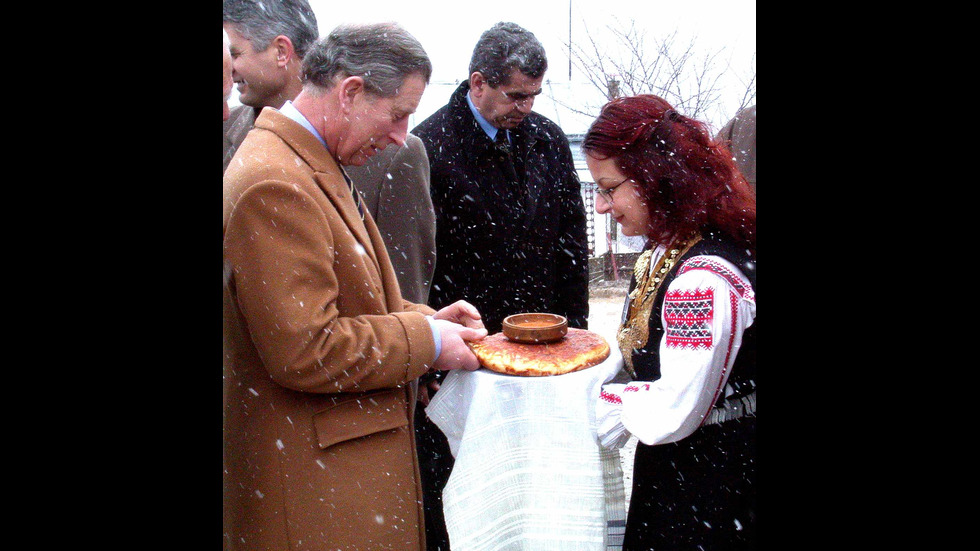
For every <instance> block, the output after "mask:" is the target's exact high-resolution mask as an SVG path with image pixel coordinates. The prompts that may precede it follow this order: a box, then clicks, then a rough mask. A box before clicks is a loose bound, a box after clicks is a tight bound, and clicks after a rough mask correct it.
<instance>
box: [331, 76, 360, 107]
mask: <svg viewBox="0 0 980 551" xmlns="http://www.w3.org/2000/svg"><path fill="white" fill-rule="evenodd" d="M363 93H365V89H364V78H363V77H358V76H352V77H347V78H345V79H343V80H341V81H340V82H339V83H338V84H337V94H338V99H339V100H340V107H341V109H343V110H344V111H345V112H349V111H350V109H351V108H352V107H353V105H354V100H356V99H357V96H358V95H360V94H363Z"/></svg>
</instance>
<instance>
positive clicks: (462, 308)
mask: <svg viewBox="0 0 980 551" xmlns="http://www.w3.org/2000/svg"><path fill="white" fill-rule="evenodd" d="M432 317H433V319H437V320H449V321H451V322H454V323H458V324H460V325H463V326H466V327H471V328H473V329H483V317H482V316H480V312H479V311H478V310H477V309H476V306H473V305H472V304H470V303H468V302H466V301H465V300H457V301H456V302H454V303H452V304H450V305H449V306H446V307H445V308H443V309H442V310H439V311H438V312H436V313H435V314H433V315H432ZM483 336H484V337H485V336H486V334H484V335H483ZM482 338H483V337H479V339H482ZM479 339H467V340H479Z"/></svg>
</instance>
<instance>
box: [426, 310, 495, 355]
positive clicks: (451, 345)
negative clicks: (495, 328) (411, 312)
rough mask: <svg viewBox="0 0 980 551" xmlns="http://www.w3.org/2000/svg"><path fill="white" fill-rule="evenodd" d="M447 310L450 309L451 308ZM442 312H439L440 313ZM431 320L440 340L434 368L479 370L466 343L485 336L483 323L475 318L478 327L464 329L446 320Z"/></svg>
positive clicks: (485, 331)
mask: <svg viewBox="0 0 980 551" xmlns="http://www.w3.org/2000/svg"><path fill="white" fill-rule="evenodd" d="M456 304H459V303H456ZM454 306H455V305H454ZM447 308H452V306H449V307H447ZM471 308H472V307H471ZM442 311H443V310H440V312H442ZM473 311H474V312H475V311H476V310H475V309H474V310H473ZM477 315H479V314H477ZM433 319H434V321H435V324H436V328H437V329H438V330H439V335H440V338H441V339H442V353H440V354H439V357H438V358H436V361H435V368H436V369H439V370H450V369H460V368H462V369H465V370H467V371H475V370H477V369H479V368H480V362H479V360H477V359H476V355H475V354H473V351H472V350H470V347H469V346H468V345H467V344H466V341H478V340H480V339H482V338H483V337H486V336H487V330H486V329H485V328H484V327H483V322H481V321H480V320H479V318H477V319H476V323H478V324H479V325H480V327H478V328H475V327H465V326H463V325H460V324H458V323H455V322H452V321H449V320H446V319H436V317H435V316H433ZM471 322H472V319H471Z"/></svg>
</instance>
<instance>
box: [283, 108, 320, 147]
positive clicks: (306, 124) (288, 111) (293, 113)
mask: <svg viewBox="0 0 980 551" xmlns="http://www.w3.org/2000/svg"><path fill="white" fill-rule="evenodd" d="M279 112H280V113H282V114H283V115H286V116H287V117H289V118H291V119H293V120H294V121H296V122H298V123H300V124H301V125H303V128H305V129H307V130H309V131H310V132H311V133H312V134H313V135H314V136H316V139H318V140H320V143H322V144H323V147H326V148H327V151H330V148H329V147H327V142H326V140H324V139H323V136H321V135H320V133H319V132H317V131H316V128H314V127H313V125H312V124H311V123H310V121H309V120H307V119H306V117H305V116H304V115H303V114H302V113H300V112H299V109H296V106H294V105H293V102H292V101H289V100H286V103H284V104H283V106H282V107H281V108H280V109H279Z"/></svg>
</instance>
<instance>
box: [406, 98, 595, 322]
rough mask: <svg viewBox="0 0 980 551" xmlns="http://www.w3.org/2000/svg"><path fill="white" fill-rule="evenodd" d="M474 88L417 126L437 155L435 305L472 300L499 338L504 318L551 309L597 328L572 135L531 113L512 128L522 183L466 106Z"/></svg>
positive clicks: (433, 159) (433, 162) (432, 156)
mask: <svg viewBox="0 0 980 551" xmlns="http://www.w3.org/2000/svg"><path fill="white" fill-rule="evenodd" d="M468 90H469V82H468V81H466V82H463V83H462V84H461V85H460V86H459V88H457V89H456V91H455V92H453V95H452V97H451V98H450V100H449V103H448V104H447V105H445V106H443V107H442V108H440V109H439V110H438V111H436V112H435V113H433V114H432V115H431V116H430V117H429V118H427V119H426V120H424V121H423V122H422V123H421V124H419V125H418V126H416V127H415V128H414V129H413V130H412V133H413V134H415V135H417V136H418V137H420V138H422V141H423V142H424V143H425V150H426V152H427V153H428V156H429V165H430V170H431V188H430V190H431V194H432V203H433V206H434V207H435V211H436V269H435V275H434V276H433V282H432V290H431V292H430V296H429V304H430V305H431V306H432V307H434V308H436V309H439V308H442V307H443V306H446V305H448V304H451V303H453V302H454V301H456V300H459V299H463V300H466V301H468V302H470V303H472V304H473V305H474V306H476V307H477V308H478V309H479V310H480V313H481V314H482V315H483V322H484V325H486V327H487V330H488V331H489V332H490V333H496V332H499V331H500V329H501V323H502V321H503V318H505V317H506V316H508V315H510V314H517V313H522V312H550V313H554V314H560V315H563V316H565V317H567V318H568V323H569V326H571V327H578V328H587V325H588V315H589V263H588V241H587V238H586V227H585V206H584V204H583V202H582V196H581V192H580V188H581V185H580V183H579V179H578V175H577V174H576V173H575V164H574V161H573V160H572V152H571V148H570V147H569V145H568V138H566V137H565V134H564V133H563V132H562V131H561V129H560V128H559V127H558V125H556V124H555V123H553V122H551V121H550V120H548V119H547V118H545V117H543V116H541V115H539V114H537V113H533V112H532V113H531V114H530V115H528V116H527V117H526V118H525V119H524V121H523V122H522V123H521V124H520V126H518V127H517V128H516V129H512V130H510V135H511V143H512V145H511V147H512V149H513V150H514V159H515V161H514V166H515V169H516V170H515V171H516V174H517V179H518V182H517V184H516V185H515V184H512V183H510V182H509V180H510V178H508V176H507V171H506V170H505V168H504V167H505V164H504V163H503V162H502V157H501V154H500V153H499V152H498V151H497V150H496V148H495V147H494V144H493V142H492V141H491V140H490V138H489V137H488V136H487V135H486V133H485V132H484V131H483V129H481V128H480V126H479V123H477V121H476V118H475V117H474V116H473V113H472V112H471V111H470V108H469V105H468V104H467V102H466V93H467V92H468Z"/></svg>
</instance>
